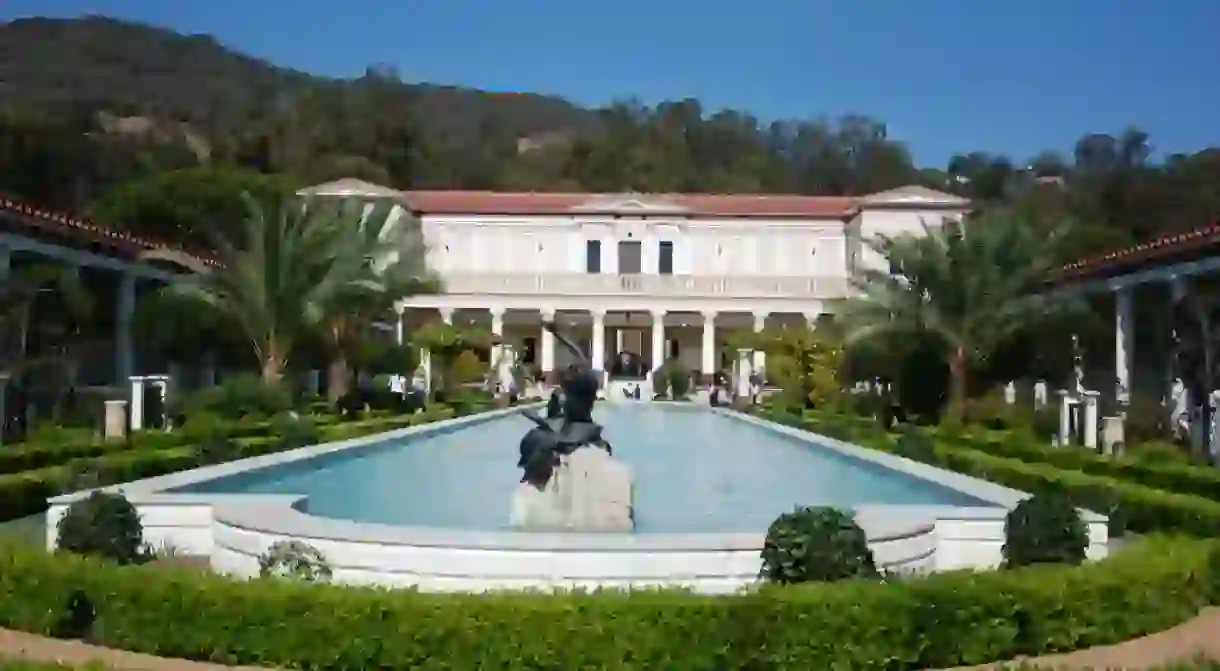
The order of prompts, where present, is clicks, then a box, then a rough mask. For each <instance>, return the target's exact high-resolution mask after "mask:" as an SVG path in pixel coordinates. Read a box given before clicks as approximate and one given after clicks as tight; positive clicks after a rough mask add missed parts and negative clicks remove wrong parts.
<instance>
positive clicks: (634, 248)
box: [618, 240, 642, 275]
mask: <svg viewBox="0 0 1220 671" xmlns="http://www.w3.org/2000/svg"><path fill="white" fill-rule="evenodd" d="M641 251H642V250H641V249H640V241H639V240H623V241H622V242H620V243H618V272H619V274H620V275H639V274H640V268H641V265H642V264H641V262H640V258H641V256H642V254H641V253H640V252H641Z"/></svg>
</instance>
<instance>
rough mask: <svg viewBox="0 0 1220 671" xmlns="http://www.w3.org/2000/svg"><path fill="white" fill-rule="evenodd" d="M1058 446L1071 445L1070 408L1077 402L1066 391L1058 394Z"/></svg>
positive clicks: (1077, 400)
mask: <svg viewBox="0 0 1220 671" xmlns="http://www.w3.org/2000/svg"><path fill="white" fill-rule="evenodd" d="M1058 394H1059V445H1061V446H1067V445H1071V444H1072V406H1074V405H1076V404H1077V403H1078V402H1079V399H1078V398H1076V395H1075V394H1073V393H1072V392H1070V391H1068V390H1067V389H1060V390H1059V392H1058Z"/></svg>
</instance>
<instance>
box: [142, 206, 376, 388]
mask: <svg viewBox="0 0 1220 671" xmlns="http://www.w3.org/2000/svg"><path fill="white" fill-rule="evenodd" d="M246 200H247V206H248V211H249V214H248V216H247V217H246V227H245V236H244V239H243V240H242V241H241V243H240V244H233V243H232V242H230V241H229V240H226V239H225V237H224V236H223V235H220V234H216V235H214V236H213V237H214V241H213V244H214V247H215V249H216V262H217V264H215V265H210V264H208V263H207V262H205V261H202V260H200V259H198V258H195V257H192V256H188V255H186V254H183V253H180V252H176V251H169V250H157V251H151V252H148V253H146V254H145V255H144V257H145V258H149V259H157V258H161V259H165V260H170V261H174V262H177V263H180V264H181V265H183V266H185V267H187V268H189V269H190V270H192V271H193V276H191V277H189V278H185V279H182V280H179V281H176V282H174V283H173V284H171V285H170V286H169V290H170V291H174V292H177V293H181V294H183V295H184V296H189V297H193V298H195V299H198V300H200V301H202V302H203V303H206V304H207V305H209V306H210V307H211V308H212V309H214V310H217V311H218V312H219V313H220V314H221V315H223V316H224V318H225V319H228V320H231V322H232V323H234V324H236V325H238V327H239V329H240V331H241V332H242V334H243V335H244V336H245V337H246V338H247V339H248V340H249V342H250V346H251V348H252V350H253V352H254V355H255V357H256V358H257V359H258V362H259V367H260V371H261V374H262V377H263V379H264V380H265V381H268V382H273V381H278V380H279V379H281V378H282V377H283V375H284V373H285V371H286V369H287V366H288V362H289V360H290V358H291V356H292V353H293V349H294V348H295V347H296V346H297V345H298V343H300V342H301V341H302V340H303V339H304V338H305V337H306V336H307V334H308V333H309V332H311V331H316V330H318V329H320V328H321V327H322V326H323V325H325V324H326V323H327V322H328V320H329V319H330V318H331V317H332V316H333V315H334V312H333V311H334V310H336V309H338V308H337V306H338V305H339V303H338V302H337V300H336V299H337V297H339V296H343V295H349V294H350V292H353V291H357V290H359V291H368V292H373V293H376V292H379V291H384V290H385V287H384V285H383V284H382V283H380V282H379V281H377V280H376V279H375V278H372V277H370V274H369V272H368V268H369V261H370V259H371V258H375V257H376V254H377V252H378V250H377V249H370V247H369V244H368V238H367V237H366V236H365V235H364V234H363V232H362V230H361V222H362V221H363V220H365V219H366V215H365V213H364V212H363V203H360V202H355V201H346V200H330V199H327V200H315V201H308V202H301V201H290V202H288V203H286V204H284V205H283V206H282V207H280V208H279V210H278V211H277V212H272V213H268V212H267V210H266V208H264V207H263V206H262V205H261V204H259V203H258V202H257V201H255V200H254V199H253V198H249V197H247V199H246ZM373 216H375V214H374V213H371V214H369V215H368V217H370V218H371V217H373ZM378 216H384V215H378Z"/></svg>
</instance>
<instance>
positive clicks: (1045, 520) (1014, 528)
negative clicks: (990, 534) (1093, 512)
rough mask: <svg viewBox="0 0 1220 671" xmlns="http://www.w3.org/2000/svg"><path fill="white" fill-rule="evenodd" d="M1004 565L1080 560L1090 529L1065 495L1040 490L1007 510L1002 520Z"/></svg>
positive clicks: (1086, 546) (1059, 562)
mask: <svg viewBox="0 0 1220 671" xmlns="http://www.w3.org/2000/svg"><path fill="white" fill-rule="evenodd" d="M1004 538H1005V540H1004V565H1005V566H1007V567H1010V568H1015V567H1018V566H1029V565H1031V564H1046V563H1058V564H1079V563H1081V562H1083V561H1084V560H1085V551H1086V550H1088V547H1089V533H1088V529H1086V528H1085V525H1084V522H1083V521H1082V520H1081V519H1080V512H1079V511H1078V510H1076V506H1075V505H1073V504H1072V502H1071V500H1070V499H1068V497H1066V496H1063V495H1061V494H1059V493H1057V492H1039V493H1037V494H1035V495H1033V496H1031V497H1030V498H1028V499H1025V500H1024V501H1022V502H1020V503H1018V504H1017V507H1016V508H1013V509H1012V510H1010V511H1008V516H1007V518H1006V519H1005V520H1004Z"/></svg>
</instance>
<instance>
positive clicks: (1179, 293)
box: [1164, 277, 1186, 429]
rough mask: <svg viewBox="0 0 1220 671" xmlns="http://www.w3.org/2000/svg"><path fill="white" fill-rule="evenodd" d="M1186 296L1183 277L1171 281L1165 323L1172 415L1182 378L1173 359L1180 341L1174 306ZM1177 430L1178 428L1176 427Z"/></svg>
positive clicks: (1167, 390) (1167, 402) (1168, 398)
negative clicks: (1167, 337)
mask: <svg viewBox="0 0 1220 671" xmlns="http://www.w3.org/2000/svg"><path fill="white" fill-rule="evenodd" d="M1184 296H1186V280H1184V279H1183V278H1181V277H1175V278H1173V279H1172V280H1170V281H1169V307H1168V308H1167V309H1166V310H1165V313H1164V314H1165V321H1166V322H1168V323H1169V347H1168V348H1166V350H1165V352H1164V361H1165V381H1164V383H1165V407H1166V409H1168V410H1169V411H1170V412H1171V413H1172V412H1174V411H1175V410H1176V407H1177V396H1178V394H1177V393H1176V392H1177V390H1176V386H1177V379H1178V378H1179V377H1181V371H1178V370H1176V369H1175V365H1174V361H1173V358H1172V355H1173V348H1174V343H1175V342H1177V339H1178V331H1177V329H1176V328H1174V326H1173V304H1174V303H1177V302H1178V301H1180V300H1182V298H1183V297H1184ZM1175 429H1176V427H1175Z"/></svg>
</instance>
